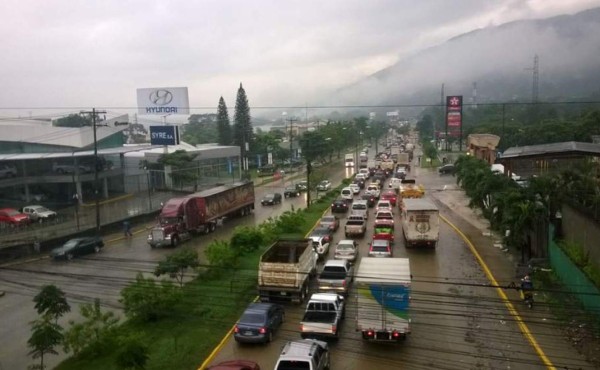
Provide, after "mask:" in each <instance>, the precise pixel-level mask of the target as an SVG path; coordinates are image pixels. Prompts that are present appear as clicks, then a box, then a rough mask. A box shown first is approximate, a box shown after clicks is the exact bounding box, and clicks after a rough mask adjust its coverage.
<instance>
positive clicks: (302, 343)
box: [274, 339, 331, 370]
mask: <svg viewBox="0 0 600 370" xmlns="http://www.w3.org/2000/svg"><path fill="white" fill-rule="evenodd" d="M330 367H331V360H330V356H329V345H328V344H327V342H323V341H321V340H317V339H302V340H295V341H288V342H287V343H286V344H285V345H284V346H283V348H282V349H281V354H280V355H279V358H278V359H277V363H276V364H275V368H274V369H275V370H291V369H305V370H326V369H329V368H330Z"/></svg>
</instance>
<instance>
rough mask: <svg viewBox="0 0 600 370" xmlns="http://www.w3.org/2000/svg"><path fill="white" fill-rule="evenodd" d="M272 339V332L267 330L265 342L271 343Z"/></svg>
mask: <svg viewBox="0 0 600 370" xmlns="http://www.w3.org/2000/svg"><path fill="white" fill-rule="evenodd" d="M272 341H273V332H272V331H270V330H269V335H268V336H267V343H271V342H272Z"/></svg>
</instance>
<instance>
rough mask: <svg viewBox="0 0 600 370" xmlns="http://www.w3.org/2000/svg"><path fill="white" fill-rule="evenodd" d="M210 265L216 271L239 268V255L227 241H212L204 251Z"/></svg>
mask: <svg viewBox="0 0 600 370" xmlns="http://www.w3.org/2000/svg"><path fill="white" fill-rule="evenodd" d="M204 253H205V254H206V258H207V259H208V263H209V264H210V265H211V266H213V267H215V268H216V270H218V269H222V268H235V267H237V266H238V258H239V254H238V253H237V251H236V250H235V249H233V248H232V247H231V246H230V245H229V243H228V242H227V241H225V240H214V241H212V242H211V243H210V244H209V245H208V247H207V248H206V250H205V251H204Z"/></svg>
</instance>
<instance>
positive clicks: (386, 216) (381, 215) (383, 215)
mask: <svg viewBox="0 0 600 370" xmlns="http://www.w3.org/2000/svg"><path fill="white" fill-rule="evenodd" d="M377 220H390V221H391V222H394V213H393V212H392V210H391V209H382V210H381V211H377V213H375V222H377Z"/></svg>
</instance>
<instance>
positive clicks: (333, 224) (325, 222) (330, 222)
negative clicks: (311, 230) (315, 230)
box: [319, 215, 340, 231]
mask: <svg viewBox="0 0 600 370" xmlns="http://www.w3.org/2000/svg"><path fill="white" fill-rule="evenodd" d="M319 225H320V226H325V227H328V228H329V230H331V231H337V229H338V228H339V227H340V219H339V218H337V216H334V215H329V216H323V217H321V221H320V222H319Z"/></svg>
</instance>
